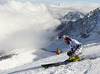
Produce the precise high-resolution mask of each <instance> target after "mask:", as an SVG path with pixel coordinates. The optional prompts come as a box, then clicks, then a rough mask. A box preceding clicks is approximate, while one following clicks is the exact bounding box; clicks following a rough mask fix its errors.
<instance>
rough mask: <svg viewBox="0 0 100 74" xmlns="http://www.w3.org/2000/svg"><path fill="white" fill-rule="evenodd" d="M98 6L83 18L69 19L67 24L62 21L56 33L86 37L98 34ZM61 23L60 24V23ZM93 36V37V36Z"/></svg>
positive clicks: (99, 19)
mask: <svg viewBox="0 0 100 74" xmlns="http://www.w3.org/2000/svg"><path fill="white" fill-rule="evenodd" d="M99 16H100V8H97V9H95V10H93V11H91V12H90V13H88V14H87V15H86V16H85V17H84V18H80V19H78V20H76V21H70V22H68V23H67V24H66V23H65V24H64V23H63V22H62V23H63V25H64V26H63V27H62V28H61V29H58V30H59V31H60V32H59V34H58V35H64V34H67V35H70V36H74V37H80V38H83V39H85V38H88V37H90V36H92V35H95V36H100V22H99V21H100V17H99ZM61 25H62V24H61ZM95 36H94V37H95Z"/></svg>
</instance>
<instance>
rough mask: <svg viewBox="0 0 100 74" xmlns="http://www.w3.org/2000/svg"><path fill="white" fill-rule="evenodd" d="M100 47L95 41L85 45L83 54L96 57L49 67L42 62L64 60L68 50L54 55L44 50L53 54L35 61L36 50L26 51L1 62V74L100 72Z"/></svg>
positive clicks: (92, 73)
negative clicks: (45, 66)
mask: <svg viewBox="0 0 100 74" xmlns="http://www.w3.org/2000/svg"><path fill="white" fill-rule="evenodd" d="M99 48H100V45H99V44H94V43H93V44H88V45H85V46H84V52H83V54H85V55H86V56H87V57H97V58H96V59H92V60H90V59H86V60H82V61H77V62H73V63H70V64H67V65H62V66H58V67H51V68H48V69H44V68H43V67H41V64H47V63H53V62H60V61H64V60H66V59H67V58H68V56H67V55H66V52H65V53H62V54H60V55H52V53H47V52H43V54H45V55H47V54H49V55H50V54H51V55H52V56H51V57H48V58H42V59H40V60H37V61H33V60H32V59H34V57H36V56H35V55H34V54H33V52H34V51H33V50H30V51H28V52H26V53H22V54H19V55H17V56H14V57H13V58H11V59H7V60H4V61H2V62H0V66H1V67H0V70H1V71H0V74H94V73H95V74H99V72H100V62H99V61H100V54H99V53H100V49H99ZM41 52H42V51H41ZM41 56H43V55H41ZM26 62H27V63H26Z"/></svg>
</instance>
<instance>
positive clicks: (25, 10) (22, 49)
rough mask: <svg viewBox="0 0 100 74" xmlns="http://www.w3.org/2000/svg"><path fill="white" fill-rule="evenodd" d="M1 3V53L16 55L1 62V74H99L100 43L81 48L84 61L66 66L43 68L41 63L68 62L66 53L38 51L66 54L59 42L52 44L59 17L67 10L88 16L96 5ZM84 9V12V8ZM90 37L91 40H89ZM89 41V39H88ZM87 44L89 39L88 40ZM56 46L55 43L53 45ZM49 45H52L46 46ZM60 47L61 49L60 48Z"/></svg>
mask: <svg viewBox="0 0 100 74" xmlns="http://www.w3.org/2000/svg"><path fill="white" fill-rule="evenodd" d="M7 1H8V2H5V1H4V2H3V0H2V1H1V3H0V54H6V53H8V54H13V53H14V54H17V55H14V56H13V57H12V58H8V59H5V60H2V61H0V74H94V73H95V74H99V73H100V63H99V61H100V58H99V56H100V54H99V53H100V49H99V48H100V41H95V40H94V41H95V43H94V42H93V43H88V44H86V45H84V46H83V49H84V51H83V55H85V56H86V57H87V58H89V57H97V58H96V59H92V60H90V59H87V60H82V61H79V62H73V63H70V64H68V65H62V66H58V67H52V68H48V69H44V68H43V67H41V64H47V63H53V62H60V61H64V60H66V59H68V56H67V55H66V52H64V53H61V54H60V55H57V54H56V53H51V52H47V51H43V50H41V48H45V47H46V48H49V49H48V50H56V49H55V48H57V47H59V48H60V49H63V50H66V51H68V48H67V47H66V44H64V43H63V41H62V40H59V41H55V40H52V39H51V37H55V36H56V33H55V32H54V29H55V28H56V27H57V26H58V25H59V24H60V21H59V20H58V18H60V17H62V16H63V15H65V14H67V13H68V12H70V11H76V10H79V11H81V12H84V13H88V12H90V11H91V10H93V9H95V8H97V7H99V6H100V4H99V3H82V2H81V3H57V4H56V3H43V2H33V3H31V2H28V1H25V2H20V1H17V0H11V1H10V0H7ZM86 8H87V9H86ZM91 38H92V37H91ZM91 38H90V39H91ZM87 41H88V40H87ZM53 43H55V44H53ZM49 45H51V46H49ZM60 45H61V46H60Z"/></svg>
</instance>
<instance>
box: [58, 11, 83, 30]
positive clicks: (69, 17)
mask: <svg viewBox="0 0 100 74" xmlns="http://www.w3.org/2000/svg"><path fill="white" fill-rule="evenodd" d="M84 16H85V14H84V13H83V12H79V11H72V12H69V13H68V14H66V15H64V16H63V17H61V18H60V19H59V20H60V21H61V25H60V26H58V27H57V29H56V30H60V29H62V28H63V27H64V26H65V25H66V24H67V23H68V22H71V21H72V22H74V21H76V20H78V19H80V18H84Z"/></svg>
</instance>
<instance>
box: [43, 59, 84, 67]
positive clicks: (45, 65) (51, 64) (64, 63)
mask: <svg viewBox="0 0 100 74" xmlns="http://www.w3.org/2000/svg"><path fill="white" fill-rule="evenodd" d="M82 60H84V58H82V59H81V60H80V61H82ZM71 62H75V61H68V60H65V61H62V62H57V63H49V64H43V65H41V66H42V67H44V68H45V69H47V68H49V67H56V66H60V65H66V64H69V63H71Z"/></svg>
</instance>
